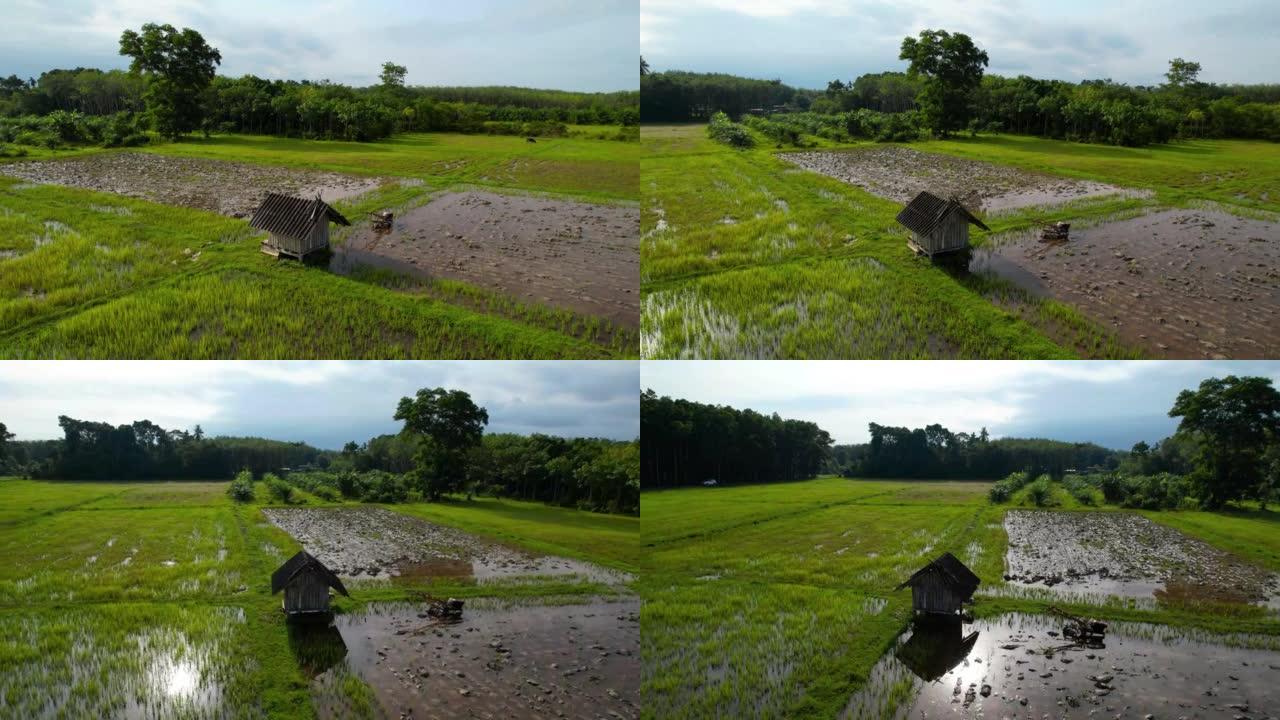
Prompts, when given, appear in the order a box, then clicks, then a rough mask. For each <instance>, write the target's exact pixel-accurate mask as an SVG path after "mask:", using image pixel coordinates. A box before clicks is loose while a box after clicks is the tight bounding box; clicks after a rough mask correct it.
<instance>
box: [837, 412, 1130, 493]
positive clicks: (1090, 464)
mask: <svg viewBox="0 0 1280 720" xmlns="http://www.w3.org/2000/svg"><path fill="white" fill-rule="evenodd" d="M870 433H871V441H870V442H868V443H864V444H859V445H839V446H836V447H835V448H833V449H832V456H831V469H832V470H833V471H835V472H838V473H839V474H841V475H845V476H847V477H867V478H923V479H944V478H952V479H966V480H997V479H1000V478H1003V477H1005V476H1006V475H1008V474H1009V473H1011V472H1015V471H1027V472H1029V473H1031V474H1032V475H1033V476H1038V475H1041V474H1049V475H1051V476H1053V477H1055V478H1061V477H1062V476H1063V475H1065V474H1066V473H1067V472H1068V471H1080V472H1083V471H1085V470H1086V469H1096V470H1114V469H1115V468H1117V467H1118V466H1119V465H1120V461H1121V460H1122V459H1123V457H1124V453H1123V452H1119V451H1115V450H1108V449H1107V448H1104V447H1102V446H1100V445H1095V444H1093V443H1070V442H1061V441H1058V440H1045V439H1040V438H1000V439H996V440H992V439H991V438H990V436H989V435H988V433H987V430H986V428H983V429H982V430H981V431H980V432H977V433H968V432H958V433H957V432H952V431H951V430H948V429H947V428H945V427H943V426H941V425H938V424H934V425H929V426H927V427H924V428H905V427H889V426H886V425H877V424H876V423H871V424H870Z"/></svg>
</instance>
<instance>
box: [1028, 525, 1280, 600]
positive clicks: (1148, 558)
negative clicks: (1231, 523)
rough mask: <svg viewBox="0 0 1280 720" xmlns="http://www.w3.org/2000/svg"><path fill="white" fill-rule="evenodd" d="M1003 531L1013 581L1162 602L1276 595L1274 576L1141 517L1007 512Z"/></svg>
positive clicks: (1278, 589) (1270, 597)
mask: <svg viewBox="0 0 1280 720" xmlns="http://www.w3.org/2000/svg"><path fill="white" fill-rule="evenodd" d="M1004 527H1005V532H1006V533H1007V534H1008V536H1009V550H1008V554H1007V555H1006V556H1005V579H1006V580H1007V581H1009V582H1011V583H1015V584H1020V585H1027V586H1033V587H1051V588H1054V589H1055V590H1059V591H1062V592H1066V593H1081V594H1084V595H1090V596H1106V595H1118V596H1124V597H1138V598H1151V597H1154V598H1155V599H1156V600H1159V601H1166V602H1196V601H1205V600H1207V601H1216V602H1242V603H1243V602H1248V603H1268V604H1275V603H1276V601H1277V598H1280V584H1278V583H1277V578H1276V576H1275V575H1274V574H1273V573H1270V572H1268V571H1267V570H1265V569H1262V568H1259V567H1257V566H1255V565H1251V564H1249V563H1246V562H1244V561H1242V560H1240V559H1238V558H1236V557H1235V556H1233V555H1231V554H1229V553H1226V552H1223V551H1222V550H1219V549H1217V548H1214V547H1213V546H1211V545H1209V544H1208V543H1205V542H1203V541H1200V540H1197V539H1195V538H1192V537H1190V536H1187V535H1184V534H1183V533H1180V532H1178V531H1177V530H1174V529H1173V528H1170V527H1166V526H1164V525H1160V524H1158V523H1154V522H1151V521H1150V520H1147V519H1146V518H1144V517H1141V516H1139V515H1134V514H1130V513H1118V512H1095V513H1075V512H1052V511H1026V510H1011V511H1009V512H1008V513H1006V514H1005V520H1004Z"/></svg>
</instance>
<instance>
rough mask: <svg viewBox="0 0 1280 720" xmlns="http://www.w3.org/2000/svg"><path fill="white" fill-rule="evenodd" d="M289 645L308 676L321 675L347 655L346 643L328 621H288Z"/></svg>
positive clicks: (299, 665)
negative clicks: (322, 622)
mask: <svg viewBox="0 0 1280 720" xmlns="http://www.w3.org/2000/svg"><path fill="white" fill-rule="evenodd" d="M289 647H290V648H292V649H293V656H294V658H296V659H297V661H298V667H300V668H302V671H303V672H304V673H306V675H307V677H308V678H315V677H316V676H317V675H323V674H324V673H325V672H327V671H328V670H329V669H331V668H333V667H334V666H336V665H338V664H339V663H341V662H342V661H343V659H344V658H346V657H347V643H346V641H344V640H343V639H342V633H341V632H340V631H339V630H338V628H336V627H334V626H333V625H332V624H330V623H325V624H323V625H322V624H320V623H306V624H298V623H290V624H289Z"/></svg>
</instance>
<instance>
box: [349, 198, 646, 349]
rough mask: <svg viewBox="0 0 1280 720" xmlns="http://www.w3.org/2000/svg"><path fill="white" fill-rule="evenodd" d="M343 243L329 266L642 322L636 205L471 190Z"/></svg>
mask: <svg viewBox="0 0 1280 720" xmlns="http://www.w3.org/2000/svg"><path fill="white" fill-rule="evenodd" d="M352 220H353V222H355V223H356V224H357V227H356V228H355V229H354V230H353V231H351V232H349V233H347V234H346V235H345V239H344V240H343V241H342V242H341V243H340V244H339V245H337V247H336V248H335V250H334V253H333V256H332V259H331V261H330V267H331V268H332V269H334V270H336V271H338V272H343V273H347V272H351V271H352V270H355V269H357V268H359V267H361V266H370V267H374V268H383V269H390V270H394V271H396V272H400V273H403V274H406V275H409V276H410V277H419V278H436V277H439V278H450V279H455V280H461V281H464V282H468V283H472V284H475V285H478V286H480V287H485V288H488V289H491V290H496V291H501V292H504V293H506V294H509V295H512V296H515V297H518V298H521V299H523V300H526V301H529V302H535V303H542V304H548V305H553V306H557V307H562V308H566V309H569V310H573V311H575V312H579V313H584V314H587V315H594V316H597V317H603V318H606V319H608V320H610V321H612V322H614V323H617V324H620V325H625V326H629V327H635V326H637V325H638V324H639V312H640V310H639V308H640V305H639V303H640V300H639V295H640V293H639V278H640V253H639V246H638V241H637V237H638V236H639V227H640V213H639V210H638V209H636V208H634V207H622V206H614V205H598V204H592V203H584V202H573V201H567V200H553V199H548V198H539V197H526V196H517V195H501V194H498V193H491V192H480V191H466V192H452V193H446V194H444V195H441V196H439V197H436V198H434V199H433V200H431V202H429V203H427V204H426V205H423V206H421V207H418V208H414V209H412V210H409V211H408V212H406V213H404V214H403V215H400V216H397V217H395V219H394V221H393V223H392V227H391V229H390V230H376V229H374V228H373V227H371V225H370V224H369V223H368V222H366V220H367V219H366V218H352Z"/></svg>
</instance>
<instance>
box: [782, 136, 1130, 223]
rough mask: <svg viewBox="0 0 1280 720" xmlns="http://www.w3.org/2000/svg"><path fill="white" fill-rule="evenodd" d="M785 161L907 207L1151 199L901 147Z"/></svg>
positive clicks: (993, 208) (992, 207)
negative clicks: (924, 198)
mask: <svg viewBox="0 0 1280 720" xmlns="http://www.w3.org/2000/svg"><path fill="white" fill-rule="evenodd" d="M779 157H781V158H783V159H784V160H787V161H788V162H791V163H794V164H796V165H799V166H800V167H802V168H804V169H806V170H812V171H813V172H817V173H822V174H823V175H828V176H830V177H833V178H836V179H837V180H842V181H844V182H847V183H849V184H851V185H856V186H858V187H860V188H862V189H863V190H866V191H867V192H869V193H871V194H872V195H879V196H880V197H883V198H888V199H890V200H896V201H898V202H901V203H907V202H910V201H911V199H912V198H914V197H915V196H916V195H917V194H919V193H920V192H921V191H924V190H927V191H929V192H931V193H933V194H934V195H937V196H938V197H942V198H948V197H952V196H955V197H958V198H960V200H961V202H963V203H964V204H965V205H966V206H967V207H968V208H969V209H970V210H973V211H974V212H979V211H981V212H1001V211H1006V210H1016V209H1018V208H1025V207H1034V206H1047V205H1057V204H1061V203H1064V202H1068V201H1071V200H1080V199H1083V198H1091V197H1102V196H1106V195H1114V196H1117V197H1142V196H1147V195H1149V194H1150V193H1149V192H1147V191H1140V190H1131V189H1126V188H1121V187H1117V186H1115V185H1106V184H1104V183H1100V182H1093V181H1090V180H1073V179H1070V178H1063V177H1056V176H1053V175H1047V174H1044V173H1034V172H1030V171H1027V170H1022V169H1019V168H1015V167H1010V166H1007V165H994V164H992V163H985V162H979V161H977V160H965V159H963V158H958V157H953V156H950V155H941V154H938V153H926V152H920V151H919V150H912V149H910V148H905V147H899V146H896V145H885V146H879V147H874V148H867V149H859V150H843V151H825V152H800V153H782V154H780V155H779Z"/></svg>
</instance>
